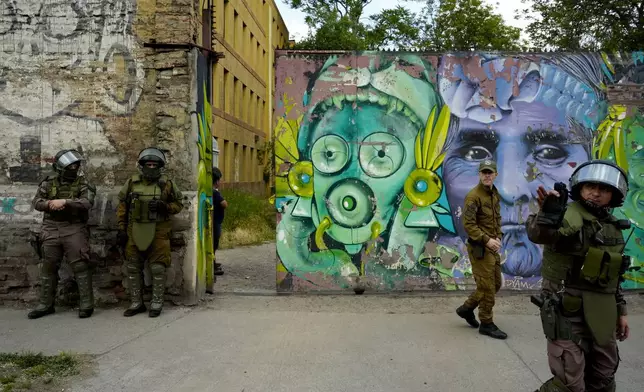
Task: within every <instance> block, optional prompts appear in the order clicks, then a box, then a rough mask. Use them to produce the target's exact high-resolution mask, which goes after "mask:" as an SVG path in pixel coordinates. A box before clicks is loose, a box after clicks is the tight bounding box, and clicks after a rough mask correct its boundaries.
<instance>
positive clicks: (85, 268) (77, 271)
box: [72, 261, 94, 318]
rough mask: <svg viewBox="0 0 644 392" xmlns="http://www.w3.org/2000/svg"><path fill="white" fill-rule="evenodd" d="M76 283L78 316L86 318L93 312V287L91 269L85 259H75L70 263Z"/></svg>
mask: <svg viewBox="0 0 644 392" xmlns="http://www.w3.org/2000/svg"><path fill="white" fill-rule="evenodd" d="M72 269H73V270H74V275H75V277H76V283H77V284H78V295H79V297H80V301H79V302H80V303H79V307H78V317H80V318H88V317H91V316H92V314H93V313H94V289H93V286H92V271H91V270H90V266H89V264H88V263H87V262H85V261H77V262H75V263H73V264H72Z"/></svg>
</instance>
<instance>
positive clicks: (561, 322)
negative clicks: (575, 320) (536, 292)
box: [531, 293, 588, 351]
mask: <svg viewBox="0 0 644 392" xmlns="http://www.w3.org/2000/svg"><path fill="white" fill-rule="evenodd" d="M533 297H535V298H531V301H532V303H534V304H535V305H537V306H539V307H540V315H541V325H542V327H543V333H544V335H545V336H546V338H547V339H548V340H571V341H573V342H575V343H576V344H578V345H579V346H580V347H581V348H582V349H583V350H584V351H587V350H588V347H587V345H586V343H585V342H584V341H583V340H582V339H581V337H580V336H579V335H577V334H575V333H574V332H573V331H572V322H571V321H570V319H568V317H570V316H573V315H575V314H577V313H578V312H579V311H580V310H581V306H582V301H581V298H578V297H574V296H571V295H569V294H566V293H564V294H563V295H559V294H554V293H547V294H545V295H540V296H533ZM566 316H568V317H566Z"/></svg>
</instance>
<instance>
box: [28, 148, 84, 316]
mask: <svg viewBox="0 0 644 392" xmlns="http://www.w3.org/2000/svg"><path fill="white" fill-rule="evenodd" d="M82 161H83V156H82V155H81V154H80V153H79V152H78V151H76V150H62V151H59V152H58V153H57V154H56V156H55V157H54V164H53V168H54V171H55V172H56V174H55V175H54V176H51V177H50V176H48V177H47V178H45V179H44V180H43V181H42V182H41V183H40V184H39V185H38V190H37V191H36V196H35V197H34V199H33V201H32V205H33V207H34V209H35V210H37V211H42V212H43V213H44V216H43V221H42V229H41V232H40V239H39V241H38V242H39V251H40V256H41V264H40V295H39V305H38V307H36V309H34V310H32V311H31V312H29V314H28V317H29V318H30V319H36V318H40V317H43V316H45V315H48V314H51V313H54V311H55V309H54V305H55V300H56V288H57V286H58V269H59V267H60V263H61V261H62V259H63V256H66V259H67V262H68V263H69V265H70V267H71V269H72V271H73V272H74V276H75V278H76V283H77V284H78V294H79V296H80V306H79V310H78V317H80V318H87V317H90V316H91V315H92V313H93V312H94V292H93V289H92V272H91V266H90V262H89V253H90V249H89V229H88V227H87V221H88V220H89V211H90V209H91V208H92V206H93V205H94V197H95V196H96V188H95V187H94V186H93V185H91V184H90V183H89V182H88V181H87V179H86V178H85V177H84V176H82V175H79V170H80V166H81V162H82Z"/></svg>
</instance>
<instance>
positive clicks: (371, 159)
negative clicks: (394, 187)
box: [359, 132, 405, 178]
mask: <svg viewBox="0 0 644 392" xmlns="http://www.w3.org/2000/svg"><path fill="white" fill-rule="evenodd" d="M359 156H360V166H362V170H364V172H365V173H367V175H368V176H370V177H376V178H379V177H387V176H390V175H392V174H393V173H395V172H396V170H398V169H399V168H400V165H401V164H402V162H403V159H404V157H405V149H404V147H403V145H402V143H401V142H400V140H399V139H398V138H397V137H395V136H394V135H392V134H389V133H384V132H379V133H373V134H371V135H369V136H367V137H366V138H365V139H364V140H363V141H362V143H361V146H360V154H359Z"/></svg>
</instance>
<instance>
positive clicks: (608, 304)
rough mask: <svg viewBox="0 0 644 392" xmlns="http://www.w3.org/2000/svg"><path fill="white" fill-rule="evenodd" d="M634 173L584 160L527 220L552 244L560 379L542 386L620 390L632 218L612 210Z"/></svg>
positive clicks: (545, 273)
mask: <svg viewBox="0 0 644 392" xmlns="http://www.w3.org/2000/svg"><path fill="white" fill-rule="evenodd" d="M627 192H628V179H627V176H626V174H625V173H624V171H622V169H621V168H619V167H618V166H616V165H615V164H613V163H612V162H609V161H603V160H595V161H590V162H586V163H584V164H582V165H580V166H579V167H578V168H577V169H576V170H575V171H574V172H573V174H572V176H571V177H570V198H571V199H572V200H573V201H572V202H571V203H568V190H567V188H566V187H565V185H564V184H561V183H559V184H555V190H548V191H546V190H545V189H544V188H543V187H540V188H539V189H538V202H539V204H540V211H539V212H538V213H537V214H533V215H530V217H529V218H528V220H527V222H526V228H527V233H528V236H529V238H530V240H531V241H533V242H535V243H538V244H544V245H545V246H544V252H543V261H542V269H541V275H542V277H543V285H542V290H541V293H540V295H539V296H533V297H532V302H533V303H535V304H536V305H537V306H539V307H540V312H541V320H542V325H543V330H544V334H545V335H546V338H547V339H548V363H549V365H550V370H551V372H552V374H553V377H552V378H551V379H549V380H548V381H546V382H545V383H544V384H543V385H542V386H541V387H540V389H539V390H538V391H541V392H550V391H552V392H584V391H606V392H608V391H615V390H616V383H615V372H616V370H617V367H618V365H619V354H618V348H617V339H619V340H620V341H624V340H625V339H626V338H628V335H629V327H628V320H627V311H626V301H625V300H624V296H623V294H622V289H621V287H620V284H621V282H622V281H623V274H624V273H625V272H626V269H627V268H628V266H629V265H630V258H629V257H628V256H625V255H623V251H624V248H625V241H624V236H623V234H622V231H623V230H628V229H629V228H630V222H628V221H627V220H618V219H617V218H616V217H615V216H613V215H612V213H611V211H612V208H614V207H619V206H621V205H622V203H623V202H624V198H625V197H626V194H627Z"/></svg>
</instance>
